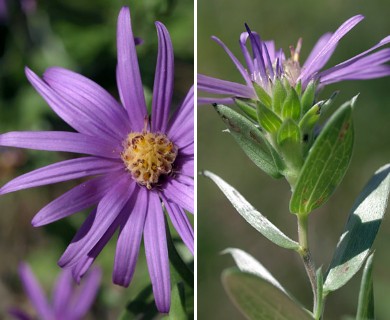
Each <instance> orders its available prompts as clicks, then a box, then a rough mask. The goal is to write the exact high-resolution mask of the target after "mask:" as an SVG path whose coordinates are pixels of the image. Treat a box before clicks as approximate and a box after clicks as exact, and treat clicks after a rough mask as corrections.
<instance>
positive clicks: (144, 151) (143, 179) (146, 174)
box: [121, 131, 177, 189]
mask: <svg viewBox="0 0 390 320" xmlns="http://www.w3.org/2000/svg"><path fill="white" fill-rule="evenodd" d="M121 156H122V160H123V162H124V163H125V166H126V168H127V170H129V172H130V173H131V175H132V177H133V179H134V180H135V181H137V182H138V183H139V184H140V185H143V186H145V187H146V188H148V189H152V188H153V186H154V185H155V184H157V183H158V180H159V177H160V176H161V175H167V174H169V173H171V172H172V164H173V162H174V161H175V159H176V156H177V147H176V146H175V145H174V144H173V143H172V142H171V141H170V140H169V139H168V137H167V136H166V135H165V134H162V133H151V132H146V131H143V132H132V133H130V134H129V135H128V136H127V139H126V140H125V143H124V149H123V151H122V154H121Z"/></svg>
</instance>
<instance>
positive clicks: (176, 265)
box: [165, 217, 194, 288]
mask: <svg viewBox="0 0 390 320" xmlns="http://www.w3.org/2000/svg"><path fill="white" fill-rule="evenodd" d="M165 226H166V233H167V244H168V254H169V261H170V263H171V266H172V268H171V274H172V276H173V277H175V278H176V279H177V280H178V279H182V280H183V281H184V282H185V283H186V284H187V285H189V286H190V288H194V274H193V272H192V271H191V270H190V269H189V268H188V266H187V264H186V263H185V262H184V261H183V259H182V258H181V256H180V254H179V253H178V252H177V250H176V246H175V244H174V242H173V239H172V236H171V233H170V230H169V225H168V221H167V219H166V217H165Z"/></svg>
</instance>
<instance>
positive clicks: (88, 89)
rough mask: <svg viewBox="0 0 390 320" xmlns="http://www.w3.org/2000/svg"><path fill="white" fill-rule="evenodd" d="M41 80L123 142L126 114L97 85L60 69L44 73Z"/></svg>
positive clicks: (126, 130)
mask: <svg viewBox="0 0 390 320" xmlns="http://www.w3.org/2000/svg"><path fill="white" fill-rule="evenodd" d="M43 79H44V80H45V81H46V82H47V83H48V84H49V85H50V87H51V88H53V89H54V90H55V91H56V92H57V93H58V94H59V95H60V96H61V97H62V98H63V99H65V100H66V101H68V102H69V103H70V104H72V105H74V106H75V107H78V108H80V109H83V110H84V111H85V112H87V113H89V114H90V115H91V117H93V118H94V120H95V121H98V122H99V123H100V124H101V125H102V128H104V130H105V131H106V132H107V134H109V135H110V136H112V137H113V138H117V139H119V140H122V139H123V137H125V136H126V134H127V133H128V132H129V129H130V128H129V122H128V117H127V114H126V111H125V110H124V109H123V108H122V106H121V105H120V104H119V103H118V102H117V101H116V100H115V99H114V98H113V97H112V96H111V95H110V94H109V93H108V92H107V91H106V90H104V89H103V88H102V87H100V86H99V85H98V84H97V83H95V82H93V81H91V80H90V79H88V78H86V77H84V76H82V75H80V74H78V73H75V72H72V71H70V70H67V69H64V68H60V67H52V68H49V69H47V70H46V71H45V73H44V74H43Z"/></svg>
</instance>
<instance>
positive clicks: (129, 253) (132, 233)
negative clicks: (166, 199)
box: [112, 188, 148, 287]
mask: <svg viewBox="0 0 390 320" xmlns="http://www.w3.org/2000/svg"><path fill="white" fill-rule="evenodd" d="M137 189H138V191H139V192H137V193H136V192H134V195H133V196H132V198H131V199H130V200H129V202H128V205H127V207H125V209H126V211H127V212H126V215H128V219H127V220H126V221H124V223H123V224H122V227H121V229H120V232H119V237H118V242H117V246H116V252H115V262H114V272H113V278H112V281H113V282H114V283H115V284H119V285H121V286H124V287H128V286H129V284H130V282H131V279H132V278H133V274H134V271H135V265H136V263H137V259H138V253H139V248H140V245H141V239H142V233H143V230H144V225H145V218H146V212H147V210H148V191H146V190H145V188H137Z"/></svg>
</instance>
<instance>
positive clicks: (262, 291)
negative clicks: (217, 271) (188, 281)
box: [222, 268, 313, 320]
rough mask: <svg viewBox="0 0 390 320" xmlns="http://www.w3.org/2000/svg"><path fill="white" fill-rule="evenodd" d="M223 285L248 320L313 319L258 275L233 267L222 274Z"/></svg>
mask: <svg viewBox="0 0 390 320" xmlns="http://www.w3.org/2000/svg"><path fill="white" fill-rule="evenodd" d="M222 282H223V284H224V287H225V290H226V291H227V293H228V295H229V297H230V299H231V300H232V301H233V303H234V304H235V305H236V307H237V308H238V309H239V310H240V311H241V312H242V313H243V314H244V315H245V317H246V318H247V319H251V320H252V319H253V320H267V319H279V320H298V319H299V320H313V317H312V316H311V314H310V313H309V312H308V311H307V310H305V309H303V308H302V307H301V306H300V305H299V304H297V303H296V302H294V301H293V300H292V299H291V298H290V297H288V296H287V295H286V294H285V293H284V292H282V291H280V290H279V289H278V288H276V287H275V286H274V285H273V284H271V283H269V282H268V281H267V280H264V279H262V278H260V277H258V276H256V275H253V274H250V273H246V272H242V271H240V270H238V269H237V268H230V269H227V270H225V271H224V272H223V274H222Z"/></svg>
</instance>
